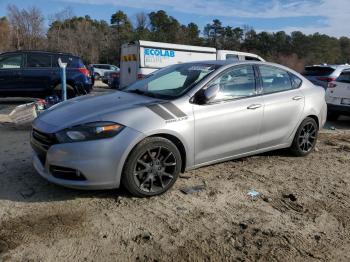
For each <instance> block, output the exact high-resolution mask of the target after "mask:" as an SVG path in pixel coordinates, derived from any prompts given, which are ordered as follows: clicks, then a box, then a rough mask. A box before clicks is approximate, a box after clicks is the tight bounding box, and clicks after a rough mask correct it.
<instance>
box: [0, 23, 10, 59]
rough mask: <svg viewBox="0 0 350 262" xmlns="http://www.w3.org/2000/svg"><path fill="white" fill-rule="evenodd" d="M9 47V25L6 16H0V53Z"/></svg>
mask: <svg viewBox="0 0 350 262" xmlns="http://www.w3.org/2000/svg"><path fill="white" fill-rule="evenodd" d="M9 47H10V26H9V23H8V21H7V18H6V17H1V18H0V53H1V52H2V51H6V50H7V49H8V48H9Z"/></svg>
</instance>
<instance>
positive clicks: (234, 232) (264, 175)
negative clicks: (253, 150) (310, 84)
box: [0, 102, 350, 261]
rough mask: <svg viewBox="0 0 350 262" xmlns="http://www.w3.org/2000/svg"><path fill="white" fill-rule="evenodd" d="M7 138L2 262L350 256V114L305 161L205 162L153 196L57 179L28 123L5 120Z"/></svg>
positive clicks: (1, 170)
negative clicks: (40, 169)
mask: <svg viewBox="0 0 350 262" xmlns="http://www.w3.org/2000/svg"><path fill="white" fill-rule="evenodd" d="M14 106H15V104H13V103H12V102H11V103H5V104H4V103H3V104H0V114H6V113H8V112H9V111H10V109H11V108H13V107H14ZM330 126H336V130H329V127H330ZM0 141H1V143H0V145H1V150H0V261H135V260H139V261H169V260H173V261H179V260H188V261H203V260H205V261H219V260H220V261H222V260H226V261H256V260H259V261H317V260H321V261H350V191H349V185H350V120H348V119H344V120H343V121H338V122H337V123H329V124H328V125H327V127H326V129H325V130H324V131H322V133H321V134H320V139H319V143H318V145H317V150H316V152H314V153H312V154H311V155H310V156H308V157H306V158H295V157H292V156H290V155H289V154H288V153H286V152H284V151H277V152H272V153H268V154H263V155H259V156H254V157H248V158H244V159H240V160H236V161H230V162H226V163H222V164H218V165H213V166H209V167H206V168H201V169H198V170H196V171H193V172H187V173H185V174H183V175H182V177H181V178H180V179H179V180H178V181H177V183H176V184H175V186H174V187H173V189H172V190H171V191H170V192H168V193H166V194H164V195H162V196H159V197H154V198H150V199H137V198H133V197H130V196H129V195H128V194H127V193H126V192H125V191H124V190H122V189H120V190H112V191H77V190H70V189H65V188H62V187H59V186H55V185H53V184H50V183H48V182H47V181H45V180H43V179H41V178H40V177H39V176H38V175H37V174H36V172H35V171H34V169H33V168H32V165H31V149H30V146H29V142H28V141H29V131H28V130H17V129H13V128H11V127H7V126H6V125H0ZM203 184H204V185H206V188H205V190H203V191H201V192H199V193H195V194H192V195H185V194H183V193H182V192H181V191H180V189H181V188H183V187H188V186H196V185H203ZM253 189H255V190H256V191H258V192H260V193H261V196H259V197H256V198H252V197H250V196H248V195H247V193H248V192H249V191H250V190H253Z"/></svg>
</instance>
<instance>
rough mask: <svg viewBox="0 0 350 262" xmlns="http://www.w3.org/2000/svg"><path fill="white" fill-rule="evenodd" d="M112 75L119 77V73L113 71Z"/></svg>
mask: <svg viewBox="0 0 350 262" xmlns="http://www.w3.org/2000/svg"><path fill="white" fill-rule="evenodd" d="M111 77H113V78H117V77H119V73H112V74H111Z"/></svg>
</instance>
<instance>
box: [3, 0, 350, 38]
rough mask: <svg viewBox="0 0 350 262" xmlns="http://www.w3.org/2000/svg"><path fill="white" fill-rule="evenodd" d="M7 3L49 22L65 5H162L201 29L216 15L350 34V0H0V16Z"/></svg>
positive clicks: (235, 22) (78, 9) (237, 22)
mask: <svg viewBox="0 0 350 262" xmlns="http://www.w3.org/2000/svg"><path fill="white" fill-rule="evenodd" d="M9 4H14V5H17V6H18V7H20V8H27V7H32V6H36V7H38V8H39V9H41V10H42V12H43V14H44V15H45V17H46V18H47V20H46V21H47V22H46V23H47V24H48V21H49V19H48V18H49V17H50V16H52V15H53V14H55V13H58V12H60V11H62V10H63V9H65V8H67V7H69V8H70V9H71V10H72V11H73V14H74V15H76V16H84V15H89V16H90V17H92V18H94V19H98V20H106V21H108V22H109V20H110V17H111V15H112V14H113V13H114V12H115V11H117V10H122V11H124V12H125V13H127V14H128V16H129V17H130V19H131V20H132V21H134V20H135V15H136V14H137V13H139V12H146V13H149V12H152V11H157V10H160V9H163V10H165V11H166V12H167V13H168V14H169V15H172V16H173V17H175V18H176V19H177V20H179V22H181V23H182V24H188V23H190V22H195V23H196V24H198V25H199V28H200V29H201V30H203V28H204V26H205V25H206V24H208V23H210V22H211V21H212V20H213V19H215V18H218V19H220V20H221V21H222V23H223V25H230V26H233V27H237V26H239V27H243V26H244V25H248V26H251V27H253V28H254V29H255V30H257V31H269V32H276V31H281V30H284V31H286V32H288V33H290V32H292V31H302V32H304V33H306V34H312V33H315V32H320V33H325V34H328V35H331V36H336V37H339V36H349V37H350V26H349V20H350V0H210V1H207V0H200V1H199V0H0V17H1V16H5V15H6V13H7V6H8V5H9Z"/></svg>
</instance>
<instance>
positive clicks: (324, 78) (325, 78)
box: [317, 76, 335, 83]
mask: <svg viewBox="0 0 350 262" xmlns="http://www.w3.org/2000/svg"><path fill="white" fill-rule="evenodd" d="M317 79H318V80H320V81H323V82H328V83H329V82H332V81H335V78H333V77H323V76H320V77H317Z"/></svg>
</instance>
